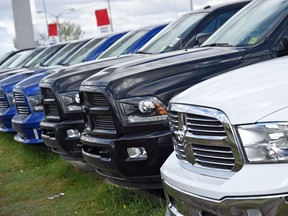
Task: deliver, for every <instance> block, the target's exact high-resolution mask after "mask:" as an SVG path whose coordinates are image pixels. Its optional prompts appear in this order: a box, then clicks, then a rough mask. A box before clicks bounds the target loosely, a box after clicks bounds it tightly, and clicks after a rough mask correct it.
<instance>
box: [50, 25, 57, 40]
mask: <svg viewBox="0 0 288 216" xmlns="http://www.w3.org/2000/svg"><path fill="white" fill-rule="evenodd" d="M48 32H49V37H51V36H57V35H58V28H57V23H52V24H48Z"/></svg>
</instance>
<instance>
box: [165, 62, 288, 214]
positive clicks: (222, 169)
mask: <svg viewBox="0 0 288 216" xmlns="http://www.w3.org/2000/svg"><path fill="white" fill-rule="evenodd" d="M287 96H288V58H287V57H282V58H279V59H275V60H271V61H267V62H264V63H259V64H255V65H252V66H248V67H244V68H241V69H238V70H235V71H232V72H229V73H226V74H223V75H220V76H217V77H215V78H212V79H209V80H207V81H204V82H202V83H200V84H198V85H195V86H193V87H192V88H190V89H188V90H186V91H185V92H183V93H181V94H179V95H178V96H176V97H174V98H173V99H172V100H171V102H170V105H169V124H170V129H171V131H172V137H173V143H174V152H173V153H172V155H171V156H170V157H169V158H168V159H167V160H166V162H165V163H164V165H163V166H162V167H161V176H162V181H163V188H164V191H165V195H166V198H167V202H168V205H167V211H166V215H167V216H168V215H191V216H194V215H197V216H286V215H288V172H287V171H288V100H287Z"/></svg>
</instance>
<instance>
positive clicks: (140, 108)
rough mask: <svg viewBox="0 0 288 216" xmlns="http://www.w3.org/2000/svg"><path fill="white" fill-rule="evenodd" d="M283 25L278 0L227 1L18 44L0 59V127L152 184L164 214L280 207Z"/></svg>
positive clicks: (133, 183)
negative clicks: (92, 32)
mask: <svg viewBox="0 0 288 216" xmlns="http://www.w3.org/2000/svg"><path fill="white" fill-rule="evenodd" d="M227 20H228V21H227ZM226 21H227V22H226ZM287 24H288V1H287V0H273V1H271V0H252V1H238V2H233V3H229V4H222V5H215V6H212V7H211V6H207V7H205V8H204V9H201V10H197V11H193V12H191V13H189V14H186V15H184V16H182V17H181V18H179V19H178V20H176V21H174V22H172V23H170V24H168V25H167V26H166V27H164V25H159V26H153V27H147V28H142V29H139V30H134V31H131V32H128V33H126V32H125V33H120V34H112V35H106V36H99V37H97V38H94V39H89V40H88V39H87V40H81V41H75V42H69V43H67V44H66V43H61V44H57V45H54V46H51V47H48V48H38V49H34V50H28V51H23V52H24V53H23V54H22V55H20V57H21V56H22V60H21V58H20V57H18V58H16V60H15V61H14V67H15V62H17V59H18V63H19V62H20V60H21V61H22V66H24V67H21V68H19V67H18V68H17V69H12V68H13V67H12V68H11V67H10V69H1V70H2V71H1V73H0V126H1V127H0V131H3V132H16V135H15V137H14V139H15V140H17V141H19V142H22V143H25V144H37V143H42V142H44V143H45V145H46V146H48V147H49V148H51V149H52V151H53V152H55V153H56V154H58V155H60V156H61V157H62V158H63V159H65V160H80V161H85V162H86V163H87V164H88V165H90V166H92V167H93V168H95V170H96V171H97V172H98V173H99V174H100V175H102V176H104V177H106V178H107V179H108V180H109V181H110V182H112V183H114V184H117V185H121V186H125V187H132V188H144V189H156V188H157V189H158V188H163V189H164V192H165V195H166V200H167V211H166V215H167V216H169V215H192V216H194V215H195V216H221V215H225V216H226V215H227V216H240V215H241V216H242V215H243V216H271V215H277V216H278V215H281V216H282V215H283V216H284V215H285V216H286V215H288V204H287V203H288V175H287V174H286V172H285V170H286V168H288V165H287V164H288V123H287V122H288V119H287V116H288V111H287V110H288V109H287V107H288V102H286V99H285V98H286V97H285V96H286V92H287V90H288V87H287V86H288V85H287V84H288V83H287V81H286V80H285V79H288V75H286V74H287V73H286V70H287V66H288V64H287V63H286V61H287V60H288V57H285V55H287V54H288V29H287V26H288V25H287ZM160 29H162V30H161V31H160ZM214 32H215V33H214ZM149 34H150V37H149V36H148V35H149ZM123 35H124V36H123ZM111 37H112V38H113V37H114V38H117V39H115V40H114V43H113V42H112V40H111V43H109V44H107V45H105V46H104V44H105V41H107V40H109V38H110V39H111ZM144 38H146V39H145V40H144ZM116 40H117V42H115V41H116ZM141 40H142V42H141V43H140V41H141ZM93 41H94V42H93ZM112 44H113V45H112ZM136 44H138V45H137V46H136ZM99 47H102V48H100V49H98V51H97V48H99ZM108 47H109V48H108ZM132 47H134V48H132ZM104 50H106V51H104ZM27 53H30V54H31V55H29V54H27ZM100 53H102V54H100ZM24 54H26V55H24ZM25 56H26V57H27V59H29V58H30V61H27V60H26V62H25V61H24V59H25V58H24V57H25ZM28 56H29V57H28ZM5 57H7V56H5ZM5 57H3V58H5ZM3 58H2V59H3ZM7 58H8V57H7ZM10 58H11V57H10ZM19 58H20V60H19ZM274 58H277V59H274ZM270 59H274V60H270ZM8 60H9V58H8ZM8 60H7V59H6V62H7V61H8ZM266 60H270V61H266ZM0 61H1V60H0ZM264 61H265V62H264ZM23 62H25V63H23ZM260 62H262V63H260ZM0 63H1V65H4V63H5V61H4V63H3V62H0ZM255 63H257V64H255ZM18 66H19V64H18ZM4 68H5V67H4ZM6 68H7V67H6ZM8 68H9V67H8ZM285 77H286V78H285Z"/></svg>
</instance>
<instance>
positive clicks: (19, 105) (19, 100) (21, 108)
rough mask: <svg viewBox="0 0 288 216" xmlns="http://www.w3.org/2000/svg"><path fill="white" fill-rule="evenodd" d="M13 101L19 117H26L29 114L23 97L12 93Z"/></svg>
mask: <svg viewBox="0 0 288 216" xmlns="http://www.w3.org/2000/svg"><path fill="white" fill-rule="evenodd" d="M14 100H15V105H16V109H17V112H18V114H19V115H22V116H28V115H29V114H30V111H29V108H28V105H27V102H26V99H25V96H24V95H23V94H21V93H18V92H14Z"/></svg>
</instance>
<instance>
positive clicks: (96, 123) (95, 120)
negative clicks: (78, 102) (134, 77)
mask: <svg viewBox="0 0 288 216" xmlns="http://www.w3.org/2000/svg"><path fill="white" fill-rule="evenodd" d="M84 95H85V96H84V100H85V102H86V104H87V102H88V104H89V114H88V120H89V124H90V128H91V130H92V131H94V132H96V133H97V132H100V131H99V130H101V133H108V134H116V127H115V122H114V120H113V116H112V111H111V108H110V104H109V101H108V100H107V98H106V97H105V95H104V94H103V93H99V92H97V93H95V92H93V93H90V92H85V93H84Z"/></svg>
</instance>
